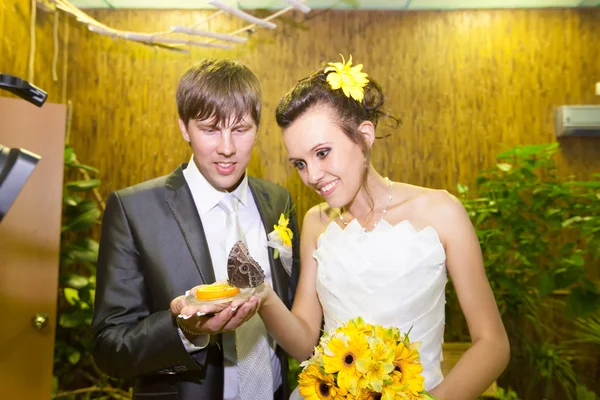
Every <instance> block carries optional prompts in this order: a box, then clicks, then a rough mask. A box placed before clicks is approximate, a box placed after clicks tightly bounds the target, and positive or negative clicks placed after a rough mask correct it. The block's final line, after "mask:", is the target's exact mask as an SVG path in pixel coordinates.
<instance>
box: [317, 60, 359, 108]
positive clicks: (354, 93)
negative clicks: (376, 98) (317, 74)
mask: <svg viewBox="0 0 600 400" xmlns="http://www.w3.org/2000/svg"><path fill="white" fill-rule="evenodd" d="M340 56H341V57H342V62H341V63H339V62H338V63H333V62H330V63H328V64H327V65H328V67H327V68H325V71H324V72H325V73H326V74H327V83H329V86H331V88H332V89H333V90H337V89H342V91H343V92H344V95H346V97H352V98H353V99H354V100H356V101H358V102H361V101H362V100H363V98H364V96H365V91H364V87H365V86H367V83H369V80H368V79H367V76H368V75H367V74H366V73H364V72H361V70H362V67H363V66H362V64H358V65H355V66H354V67H353V66H352V56H350V59H349V60H348V62H346V60H345V59H344V56H342V55H341V54H340Z"/></svg>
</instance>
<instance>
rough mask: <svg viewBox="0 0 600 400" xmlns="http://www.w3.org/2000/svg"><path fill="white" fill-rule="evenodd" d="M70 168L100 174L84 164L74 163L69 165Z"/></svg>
mask: <svg viewBox="0 0 600 400" xmlns="http://www.w3.org/2000/svg"><path fill="white" fill-rule="evenodd" d="M71 167H73V168H79V169H83V170H86V171H90V172H93V173H95V174H99V173H100V171H98V170H97V169H96V168H94V167H90V166H89V165H85V164H78V163H74V164H72V165H71Z"/></svg>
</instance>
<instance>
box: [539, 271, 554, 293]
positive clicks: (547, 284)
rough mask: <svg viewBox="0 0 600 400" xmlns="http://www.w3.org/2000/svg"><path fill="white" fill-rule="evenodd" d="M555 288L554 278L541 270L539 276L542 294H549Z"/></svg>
mask: <svg viewBox="0 0 600 400" xmlns="http://www.w3.org/2000/svg"><path fill="white" fill-rule="evenodd" d="M554 289H555V287H554V279H552V277H551V276H550V275H548V274H547V273H545V272H541V273H540V276H539V290H540V296H547V295H549V294H550V293H552V291H553V290H554Z"/></svg>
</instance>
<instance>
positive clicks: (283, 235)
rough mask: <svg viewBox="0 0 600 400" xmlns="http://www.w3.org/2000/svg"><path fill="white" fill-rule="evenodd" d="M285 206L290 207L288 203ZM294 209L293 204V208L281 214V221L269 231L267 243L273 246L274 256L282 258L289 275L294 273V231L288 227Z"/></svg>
mask: <svg viewBox="0 0 600 400" xmlns="http://www.w3.org/2000/svg"><path fill="white" fill-rule="evenodd" d="M285 208H288V206H287V205H286V207H285ZM293 209H294V207H293V206H292V208H290V209H289V210H287V211H285V212H282V213H281V214H280V215H279V221H278V222H277V225H273V228H274V229H273V231H271V233H269V235H268V239H269V240H268V242H267V245H268V246H270V247H272V248H273V258H274V259H278V258H281V263H282V264H283V267H284V268H285V270H286V272H287V273H288V274H289V275H291V273H292V239H293V238H294V233H293V232H292V230H291V229H290V228H288V225H289V223H290V213H291V212H292V210H293Z"/></svg>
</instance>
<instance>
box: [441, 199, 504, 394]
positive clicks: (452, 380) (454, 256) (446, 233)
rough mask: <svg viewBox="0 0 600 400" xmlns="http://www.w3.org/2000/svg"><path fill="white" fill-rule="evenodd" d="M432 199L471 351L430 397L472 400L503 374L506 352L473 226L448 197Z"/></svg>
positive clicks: (459, 205)
mask: <svg viewBox="0 0 600 400" xmlns="http://www.w3.org/2000/svg"><path fill="white" fill-rule="evenodd" d="M435 196H436V197H438V198H437V199H435V201H434V202H435V203H436V204H435V206H434V207H432V210H435V211H434V212H433V213H432V214H430V216H431V218H432V221H437V222H438V223H437V226H436V229H437V230H438V232H439V233H440V237H441V238H442V242H443V243H444V246H445V248H446V267H447V269H448V272H449V273H450V278H451V279H452V282H453V284H454V287H455V289H456V294H457V296H458V300H459V303H460V306H461V309H462V311H463V313H464V315H465V318H466V321H467V324H468V327H469V333H470V335H471V340H472V346H471V347H470V348H469V349H468V350H467V351H466V352H465V354H463V356H462V357H461V358H460V360H459V361H458V363H457V364H456V365H455V366H454V368H453V369H452V371H450V373H449V374H448V376H446V377H445V379H444V381H442V383H440V385H438V387H436V388H435V389H434V390H432V391H431V394H432V395H433V396H434V397H436V398H438V399H443V400H471V399H475V398H477V397H478V396H479V395H481V394H482V393H483V392H484V391H485V390H486V389H487V388H488V387H489V386H490V385H491V384H492V383H493V382H494V381H495V380H496V379H497V378H498V376H499V375H500V374H501V373H502V371H504V369H505V368H506V365H507V364H508V361H509V357H510V354H509V353H510V346H509V343H508V337H507V335H506V330H505V329H504V325H503V323H502V319H501V318H500V313H499V312H498V307H497V305H496V301H495V299H494V295H493V293H492V290H491V288H490V284H489V282H488V280H487V277H486V274H485V270H484V266H483V258H482V254H481V248H480V245H479V240H478V239H477V235H476V233H475V230H474V228H473V225H472V224H471V221H470V220H469V217H468V215H467V213H466V211H465V209H464V207H463V206H462V204H461V203H460V201H459V200H457V199H456V198H455V197H454V196H452V195H450V194H448V193H446V192H438V193H437V194H436V195H435ZM440 221H443V223H441V224H440V223H439V222H440Z"/></svg>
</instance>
